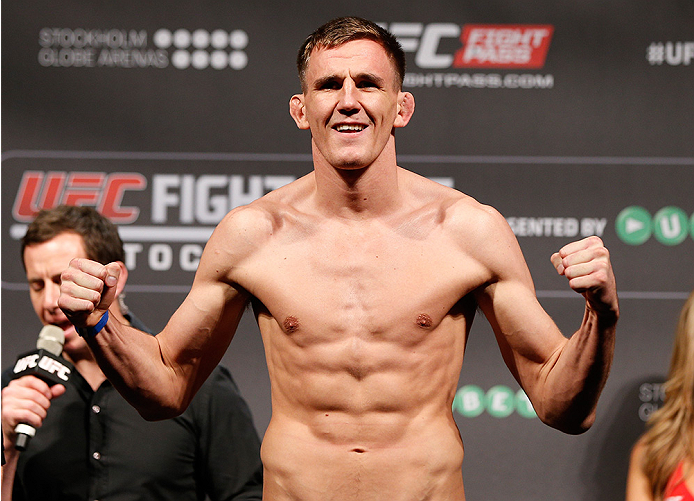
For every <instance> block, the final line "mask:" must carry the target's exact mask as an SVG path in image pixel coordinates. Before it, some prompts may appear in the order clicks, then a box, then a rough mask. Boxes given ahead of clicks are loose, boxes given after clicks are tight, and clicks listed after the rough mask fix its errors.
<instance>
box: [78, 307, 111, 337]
mask: <svg viewBox="0 0 694 501" xmlns="http://www.w3.org/2000/svg"><path fill="white" fill-rule="evenodd" d="M107 322H108V310H106V313H104V314H103V315H102V317H101V319H100V320H99V321H98V322H97V324H96V325H95V326H94V327H80V328H78V329H75V330H76V331H77V334H79V335H80V336H82V337H94V336H96V335H97V334H98V333H99V332H101V329H103V328H104V327H105V326H106V323H107Z"/></svg>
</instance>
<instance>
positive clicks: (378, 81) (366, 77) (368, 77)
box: [354, 73, 386, 87]
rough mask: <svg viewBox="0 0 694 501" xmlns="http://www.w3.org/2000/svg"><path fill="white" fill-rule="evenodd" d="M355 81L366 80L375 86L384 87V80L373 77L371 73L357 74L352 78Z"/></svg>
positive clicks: (376, 76)
mask: <svg viewBox="0 0 694 501" xmlns="http://www.w3.org/2000/svg"><path fill="white" fill-rule="evenodd" d="M354 79H355V80H357V81H359V80H367V81H369V82H373V83H375V84H376V85H378V86H380V87H383V86H385V82H386V80H385V78H383V77H379V76H378V75H375V74H373V73H359V74H358V75H355V77H354Z"/></svg>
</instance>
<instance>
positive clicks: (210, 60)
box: [152, 28, 248, 70]
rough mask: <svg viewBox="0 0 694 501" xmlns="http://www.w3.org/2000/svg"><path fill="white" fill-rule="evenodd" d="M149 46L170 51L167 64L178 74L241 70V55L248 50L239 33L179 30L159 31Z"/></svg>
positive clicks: (245, 60)
mask: <svg viewBox="0 0 694 501" xmlns="http://www.w3.org/2000/svg"><path fill="white" fill-rule="evenodd" d="M152 42H153V43H154V45H155V46H156V47H157V48H159V49H169V48H172V47H173V48H174V51H173V53H172V54H171V64H172V65H173V66H174V67H175V68H178V69H179V70H184V69H187V68H191V67H192V68H195V69H198V70H203V69H205V68H213V69H215V70H222V69H224V68H227V67H228V68H232V69H234V70H242V69H244V68H245V67H246V66H247V65H248V55H247V54H246V52H245V51H244V49H245V48H246V47H247V46H248V34H247V33H246V32H245V31H243V30H234V31H231V32H227V31H224V30H214V31H212V32H210V31H207V30H203V29H197V30H195V31H193V32H191V31H190V30H186V29H182V28H181V29H177V30H175V31H173V32H172V31H171V30H168V29H165V28H162V29H159V30H157V31H156V32H155V33H154V35H153V36H152Z"/></svg>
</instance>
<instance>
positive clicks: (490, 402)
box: [487, 386, 515, 418]
mask: <svg viewBox="0 0 694 501" xmlns="http://www.w3.org/2000/svg"><path fill="white" fill-rule="evenodd" d="M514 407H515V406H514V400H513V392H512V391H511V390H510V389H509V388H507V387H506V386H494V387H493V388H490V389H489V391H488V392H487V412H489V414H491V415H492V416H494V417H496V418H505V417H508V416H510V415H511V413H512V412H513V409H514Z"/></svg>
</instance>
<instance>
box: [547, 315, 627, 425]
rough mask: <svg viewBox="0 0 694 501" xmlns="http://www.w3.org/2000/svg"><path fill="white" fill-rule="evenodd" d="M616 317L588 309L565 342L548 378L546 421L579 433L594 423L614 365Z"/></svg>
mask: <svg viewBox="0 0 694 501" xmlns="http://www.w3.org/2000/svg"><path fill="white" fill-rule="evenodd" d="M617 317H618V314H601V315H598V314H597V313H596V312H594V311H593V310H591V309H590V308H588V307H587V308H586V312H585V315H584V318H583V322H582V323H581V327H580V328H579V329H578V330H577V331H576V332H575V333H574V335H573V336H571V338H570V339H569V340H568V342H567V343H566V344H565V345H564V347H563V349H562V351H561V353H560V354H559V356H558V358H557V359H556V362H555V363H554V365H553V367H552V368H551V370H550V371H549V374H548V377H547V385H546V388H545V395H546V399H544V401H545V402H546V403H547V406H546V409H545V416H546V417H545V419H543V420H544V421H545V422H546V423H547V424H549V425H550V426H553V427H555V428H557V429H559V430H561V431H564V432H566V433H572V434H578V433H583V432H584V431H586V430H588V428H590V427H591V425H592V424H593V422H594V420H595V410H596V407H597V403H598V398H599V396H600V393H601V392H602V389H603V387H604V386H605V382H606V381H607V376H608V374H609V371H610V367H611V365H612V358H613V355H614V342H615V331H616V322H617Z"/></svg>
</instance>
